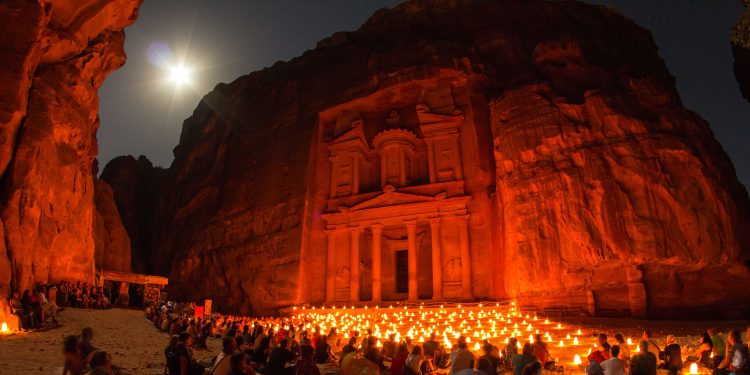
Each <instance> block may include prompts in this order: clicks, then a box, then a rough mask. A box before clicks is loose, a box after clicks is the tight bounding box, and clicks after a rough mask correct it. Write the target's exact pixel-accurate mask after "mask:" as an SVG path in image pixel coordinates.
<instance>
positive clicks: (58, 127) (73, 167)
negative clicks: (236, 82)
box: [0, 0, 141, 296]
mask: <svg viewBox="0 0 750 375" xmlns="http://www.w3.org/2000/svg"><path fill="white" fill-rule="evenodd" d="M140 2H141V1H140V0H112V1H63V0H60V1H57V0H53V1H44V2H42V1H29V0H9V1H3V2H2V3H0V19H1V20H2V23H0V45H2V46H3V47H2V49H1V50H0V171H2V192H1V195H0V201H2V205H1V210H0V219H1V220H0V234H1V235H2V237H3V241H0V296H6V295H7V291H8V289H9V287H10V286H11V285H12V286H13V287H15V288H17V289H21V290H22V289H26V288H29V287H31V286H33V285H34V284H35V283H40V282H41V283H44V282H49V281H57V280H61V279H69V280H87V281H93V278H94V263H95V262H94V253H95V251H94V216H95V209H96V208H95V203H94V195H95V194H94V181H93V178H92V166H93V162H94V158H95V157H96V154H97V151H98V150H97V144H96V130H97V129H98V127H99V117H98V114H97V112H98V110H99V103H98V98H97V89H98V88H99V87H100V86H101V84H102V82H103V80H104V78H105V77H106V76H107V74H109V73H110V72H111V71H113V70H114V69H117V68H118V67H120V66H121V65H122V64H124V63H125V53H124V51H123V41H124V37H125V36H124V33H123V28H124V27H125V26H127V25H129V24H131V23H132V22H133V21H135V17H136V15H137V11H138V7H139V5H140Z"/></svg>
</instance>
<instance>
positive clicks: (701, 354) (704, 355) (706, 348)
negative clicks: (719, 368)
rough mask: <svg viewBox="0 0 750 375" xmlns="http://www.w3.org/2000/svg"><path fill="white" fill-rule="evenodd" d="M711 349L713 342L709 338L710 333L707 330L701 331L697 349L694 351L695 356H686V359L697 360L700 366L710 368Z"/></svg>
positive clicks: (711, 361) (711, 362) (711, 363)
mask: <svg viewBox="0 0 750 375" xmlns="http://www.w3.org/2000/svg"><path fill="white" fill-rule="evenodd" d="M713 349H714V342H713V341H712V340H711V335H709V334H708V332H703V334H701V339H700V343H699V346H698V349H697V350H696V351H695V357H688V361H697V362H698V363H699V364H700V365H701V366H704V367H708V368H711V367H712V365H713V360H712V359H711V351H712V350H713Z"/></svg>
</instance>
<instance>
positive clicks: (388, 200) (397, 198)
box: [349, 185, 438, 211]
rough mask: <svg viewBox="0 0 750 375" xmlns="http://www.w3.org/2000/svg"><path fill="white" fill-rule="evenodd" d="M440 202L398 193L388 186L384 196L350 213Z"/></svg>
mask: <svg viewBox="0 0 750 375" xmlns="http://www.w3.org/2000/svg"><path fill="white" fill-rule="evenodd" d="M436 200H438V198H436V197H431V196H428V195H418V194H409V193H401V192H398V191H396V189H395V188H394V187H393V186H390V185H386V186H385V187H384V188H383V194H380V195H378V196H376V197H375V198H372V199H370V200H367V201H364V202H362V203H359V204H357V205H355V206H354V207H351V208H349V211H358V210H366V209H370V208H378V207H387V206H397V205H403V204H410V203H423V202H434V201H436Z"/></svg>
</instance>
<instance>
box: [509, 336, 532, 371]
mask: <svg viewBox="0 0 750 375" xmlns="http://www.w3.org/2000/svg"><path fill="white" fill-rule="evenodd" d="M532 362H536V357H534V348H533V347H532V346H531V344H530V343H528V342H527V343H524V344H523V350H522V351H521V354H520V355H516V356H515V358H513V375H522V374H523V368H524V367H526V365H528V364H530V363H532Z"/></svg>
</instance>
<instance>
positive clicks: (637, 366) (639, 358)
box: [629, 340, 656, 375]
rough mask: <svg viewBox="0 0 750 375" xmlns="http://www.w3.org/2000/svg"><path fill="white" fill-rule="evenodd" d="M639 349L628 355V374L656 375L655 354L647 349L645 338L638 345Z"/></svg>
mask: <svg viewBox="0 0 750 375" xmlns="http://www.w3.org/2000/svg"><path fill="white" fill-rule="evenodd" d="M638 348H639V349H640V351H639V352H638V353H637V354H636V355H634V356H632V357H630V372H629V374H630V375H656V356H655V355H654V353H652V352H651V351H650V350H649V343H648V341H647V340H642V341H641V343H640V345H639V346H638Z"/></svg>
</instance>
